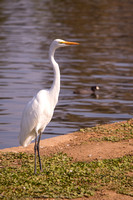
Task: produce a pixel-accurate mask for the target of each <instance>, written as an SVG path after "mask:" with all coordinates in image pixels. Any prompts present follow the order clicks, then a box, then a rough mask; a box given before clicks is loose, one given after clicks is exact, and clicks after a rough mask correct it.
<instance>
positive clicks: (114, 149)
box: [0, 122, 133, 200]
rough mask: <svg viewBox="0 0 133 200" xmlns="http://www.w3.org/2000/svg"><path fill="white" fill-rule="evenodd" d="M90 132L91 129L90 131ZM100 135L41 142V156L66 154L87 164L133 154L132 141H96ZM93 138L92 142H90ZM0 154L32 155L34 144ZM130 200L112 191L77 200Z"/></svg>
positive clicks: (80, 134)
mask: <svg viewBox="0 0 133 200" xmlns="http://www.w3.org/2000/svg"><path fill="white" fill-rule="evenodd" d="M122 123H125V122H120V123H115V124H108V125H104V126H103V127H105V129H107V128H109V129H110V128H111V129H112V130H113V128H115V127H116V125H117V124H122ZM90 130H91V129H90ZM101 136H102V134H101V133H100V134H99V133H97V132H95V131H85V132H84V131H79V132H74V133H70V134H67V135H63V136H58V137H54V138H50V139H45V140H42V141H41V144H40V151H41V155H46V156H51V154H55V153H58V152H63V153H66V154H67V155H68V156H71V157H73V159H74V160H75V161H84V162H89V161H92V160H100V159H109V158H117V157H122V156H124V155H129V154H130V155H131V154H133V139H127V140H120V141H118V142H111V141H102V140H97V138H99V137H101ZM91 138H93V140H91ZM0 152H27V153H34V143H32V144H30V145H29V146H28V147H26V148H23V147H21V146H19V147H12V148H7V149H2V150H0ZM83 199H84V200H87V199H89V200H132V199H133V198H132V197H130V196H126V195H121V194H117V193H115V192H114V191H108V190H106V189H105V190H103V191H100V192H97V193H96V195H95V196H93V197H89V198H79V199H78V200H83Z"/></svg>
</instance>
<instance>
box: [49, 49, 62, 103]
mask: <svg viewBox="0 0 133 200" xmlns="http://www.w3.org/2000/svg"><path fill="white" fill-rule="evenodd" d="M55 50H56V49H55V48H53V47H52V46H50V50H49V60H50V63H51V65H52V66H53V70H54V80H53V84H52V86H51V88H50V90H49V91H50V95H51V96H52V100H53V104H54V106H55V105H56V103H57V101H58V96H59V92H60V69H59V65H58V63H57V62H56V61H55V59H54V54H55Z"/></svg>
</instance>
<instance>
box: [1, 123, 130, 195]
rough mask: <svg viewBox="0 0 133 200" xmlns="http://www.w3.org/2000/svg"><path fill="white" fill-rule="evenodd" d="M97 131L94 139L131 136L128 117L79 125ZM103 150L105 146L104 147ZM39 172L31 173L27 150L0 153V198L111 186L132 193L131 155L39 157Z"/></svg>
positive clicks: (83, 191)
mask: <svg viewBox="0 0 133 200" xmlns="http://www.w3.org/2000/svg"><path fill="white" fill-rule="evenodd" d="M87 131H89V132H90V131H92V132H94V131H95V132H97V134H98V137H97V138H93V137H91V138H90V139H89V140H92V141H95V140H96V142H101V141H105V142H108V141H109V142H110V141H111V142H118V141H122V140H128V139H132V137H133V124H132V121H131V120H130V121H128V122H125V123H123V124H118V125H116V124H115V125H113V124H112V128H111V126H109V127H108V126H97V127H94V128H92V129H90V128H89V129H82V130H81V134H82V132H84V133H85V132H87ZM105 151H106V149H105ZM42 163H43V169H44V170H43V172H42V173H41V174H40V172H39V170H38V174H37V175H34V174H33V172H34V156H33V155H31V154H27V153H1V154H0V199H38V198H70V199H72V198H78V197H89V196H92V195H95V193H96V192H97V191H102V190H103V189H104V190H105V189H106V190H113V191H115V192H117V193H120V194H123V195H128V196H131V197H133V189H132V188H133V176H132V173H133V165H132V164H133V155H124V156H122V157H120V158H114V159H103V160H97V159H96V160H94V161H91V162H76V161H74V160H73V159H72V158H70V157H68V156H67V155H66V154H64V153H58V154H54V155H52V156H50V157H45V156H43V157H42Z"/></svg>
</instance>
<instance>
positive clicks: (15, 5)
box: [0, 0, 133, 148]
mask: <svg viewBox="0 0 133 200" xmlns="http://www.w3.org/2000/svg"><path fill="white" fill-rule="evenodd" d="M132 19H133V6H132V1H131V0H127V1H121V0H113V1H111V4H110V1H107V0H101V1H99V0H93V1H86V0H84V1H81V0H78V1H76V3H75V1H67V0H64V1H48V0H44V1H41V0H38V1H35V0H29V1H26V0H24V1H22V0H13V1H8V0H2V1H1V2H0V29H1V31H0V44H1V48H0V94H1V95H0V148H5V147H11V146H18V145H19V144H18V140H17V136H18V132H19V123H20V118H21V113H22V110H23V108H24V106H25V104H26V103H27V101H29V100H30V99H31V97H32V96H33V95H35V93H36V92H37V91H38V90H40V89H42V88H49V87H50V85H51V83H52V79H53V71H52V68H51V66H50V65H49V61H48V48H49V44H50V43H51V41H52V40H53V39H55V38H61V39H67V40H72V41H77V42H80V43H81V44H80V46H78V47H72V48H70V47H69V49H67V48H64V49H61V50H60V49H59V50H58V51H57V52H56V59H57V61H58V62H59V64H60V68H61V93H60V98H59V103H58V105H57V107H56V110H55V114H54V117H53V120H52V122H51V123H50V124H49V126H48V127H47V128H46V133H47V134H45V135H44V136H43V138H46V137H52V136H55V135H59V134H66V133H68V132H72V131H75V130H77V129H79V128H81V127H87V126H93V125H96V124H98V123H102V124H103V123H107V122H114V121H120V120H126V119H129V118H131V117H132V103H133V46H132V44H133V37H132V33H133V26H132ZM92 85H99V86H100V91H99V92H98V97H99V98H95V97H93V96H90V95H82V94H73V91H74V90H75V89H77V88H89V87H91V86H92Z"/></svg>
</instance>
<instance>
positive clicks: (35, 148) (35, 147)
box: [34, 134, 37, 174]
mask: <svg viewBox="0 0 133 200" xmlns="http://www.w3.org/2000/svg"><path fill="white" fill-rule="evenodd" d="M36 150H37V134H36V137H35V146H34V154H35V158H34V159H35V160H34V163H35V166H34V174H36Z"/></svg>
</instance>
